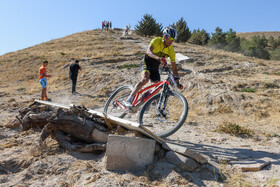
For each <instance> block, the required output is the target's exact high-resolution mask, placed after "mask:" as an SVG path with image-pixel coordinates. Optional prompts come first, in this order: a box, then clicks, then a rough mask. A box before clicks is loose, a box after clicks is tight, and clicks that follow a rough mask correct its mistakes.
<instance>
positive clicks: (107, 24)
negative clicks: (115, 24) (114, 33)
mask: <svg viewBox="0 0 280 187" xmlns="http://www.w3.org/2000/svg"><path fill="white" fill-rule="evenodd" d="M105 27H106V30H107V31H108V30H109V21H106V25H105Z"/></svg>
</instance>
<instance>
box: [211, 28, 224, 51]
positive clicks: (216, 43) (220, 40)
mask: <svg viewBox="0 0 280 187" xmlns="http://www.w3.org/2000/svg"><path fill="white" fill-rule="evenodd" d="M215 31H216V32H215V33H212V37H211V39H210V40H209V43H208V45H209V46H210V47H214V48H217V49H223V48H224V47H225V46H226V45H227V42H226V33H224V32H223V31H222V29H221V28H219V27H217V28H216V30H215Z"/></svg>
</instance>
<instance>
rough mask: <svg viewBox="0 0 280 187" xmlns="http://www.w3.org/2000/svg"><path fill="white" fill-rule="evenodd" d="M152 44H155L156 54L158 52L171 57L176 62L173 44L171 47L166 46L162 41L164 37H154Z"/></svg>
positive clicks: (160, 55)
mask: <svg viewBox="0 0 280 187" xmlns="http://www.w3.org/2000/svg"><path fill="white" fill-rule="evenodd" d="M150 45H151V46H153V48H154V50H153V51H152V52H153V53H154V54H156V55H157V56H159V57H164V58H166V57H170V61H171V62H175V51H174V48H173V46H172V45H170V46H169V47H165V48H164V45H163V42H162V37H156V38H154V39H153V40H152V41H151V43H150Z"/></svg>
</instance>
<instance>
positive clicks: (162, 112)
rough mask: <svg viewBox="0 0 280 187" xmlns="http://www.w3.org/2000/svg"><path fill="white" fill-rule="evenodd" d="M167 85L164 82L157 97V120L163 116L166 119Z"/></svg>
mask: <svg viewBox="0 0 280 187" xmlns="http://www.w3.org/2000/svg"><path fill="white" fill-rule="evenodd" d="M169 90H170V89H169V87H168V86H167V84H166V83H164V86H163V91H162V92H161V94H160V98H159V103H158V108H157V109H158V113H157V118H158V120H160V121H163V120H161V119H160V118H164V119H167V116H168V113H167V112H168V111H166V105H167V100H168V95H167V92H168V91H169ZM162 103H163V105H162Z"/></svg>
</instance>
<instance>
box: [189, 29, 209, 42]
mask: <svg viewBox="0 0 280 187" xmlns="http://www.w3.org/2000/svg"><path fill="white" fill-rule="evenodd" d="M209 39H210V36H209V33H207V32H206V30H204V29H202V30H201V31H200V30H199V29H197V30H193V32H192V35H191V37H190V39H189V42H190V43H193V44H196V45H206V44H207V42H208V40H209Z"/></svg>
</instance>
